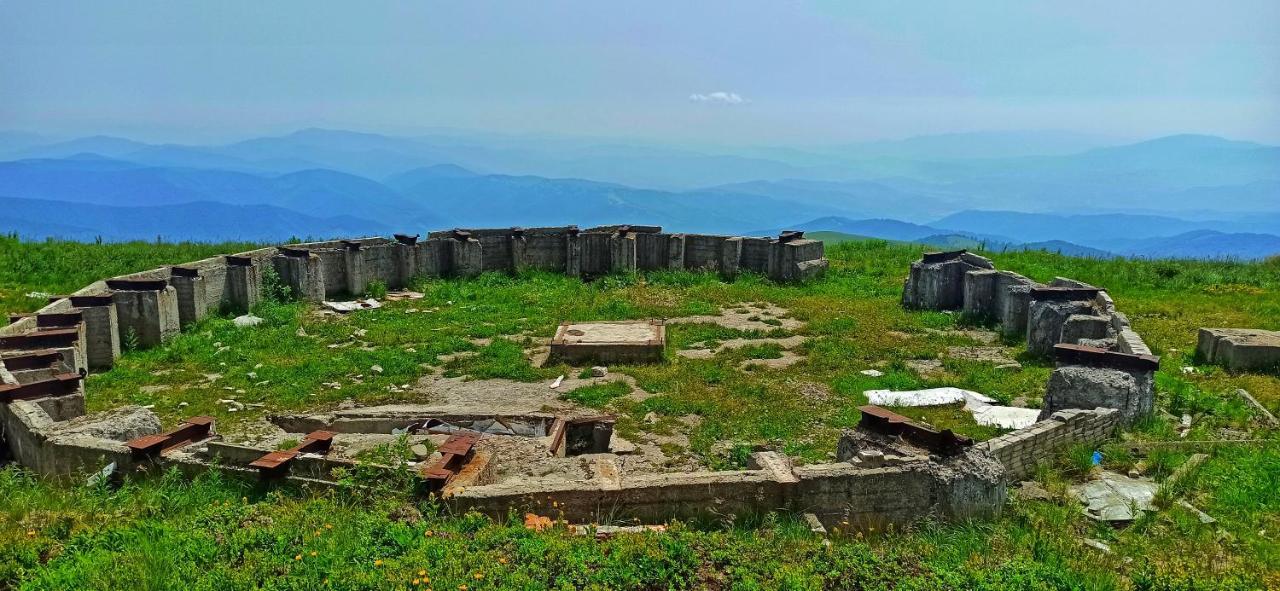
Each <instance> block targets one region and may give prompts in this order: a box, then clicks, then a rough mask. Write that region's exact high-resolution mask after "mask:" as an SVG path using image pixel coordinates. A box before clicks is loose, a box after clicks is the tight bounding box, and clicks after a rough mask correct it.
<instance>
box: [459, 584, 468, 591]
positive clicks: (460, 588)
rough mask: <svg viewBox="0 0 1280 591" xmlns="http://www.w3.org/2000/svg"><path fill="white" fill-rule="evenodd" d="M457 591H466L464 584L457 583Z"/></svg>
mask: <svg viewBox="0 0 1280 591" xmlns="http://www.w3.org/2000/svg"><path fill="white" fill-rule="evenodd" d="M458 591H467V586H466V585H458Z"/></svg>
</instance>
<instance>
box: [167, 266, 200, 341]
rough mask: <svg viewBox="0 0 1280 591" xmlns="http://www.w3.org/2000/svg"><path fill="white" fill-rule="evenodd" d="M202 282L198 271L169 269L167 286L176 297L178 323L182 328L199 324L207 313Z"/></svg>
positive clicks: (178, 268) (179, 268) (180, 268)
mask: <svg viewBox="0 0 1280 591" xmlns="http://www.w3.org/2000/svg"><path fill="white" fill-rule="evenodd" d="M204 280H205V279H204V277H202V276H201V275H200V271H199V270H198V269H187V268H183V267H173V268H172V269H171V275H170V277H169V285H172V286H173V289H174V291H175V292H176V293H177V295H178V322H179V324H180V325H181V326H182V327H183V328H186V327H187V326H189V325H192V324H195V323H196V322H199V321H200V320H201V319H203V318H204V317H205V314H207V313H208V311H209V310H208V303H207V302H208V300H207V299H206V293H205V283H204Z"/></svg>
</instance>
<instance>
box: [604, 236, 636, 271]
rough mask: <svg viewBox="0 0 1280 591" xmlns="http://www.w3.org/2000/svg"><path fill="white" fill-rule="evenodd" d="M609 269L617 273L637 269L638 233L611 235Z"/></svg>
mask: <svg viewBox="0 0 1280 591" xmlns="http://www.w3.org/2000/svg"><path fill="white" fill-rule="evenodd" d="M609 271H610V272H616V273H634V272H635V271H636V234H635V233H634V232H626V233H617V234H613V235H611V236H609Z"/></svg>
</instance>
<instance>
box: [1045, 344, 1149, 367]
mask: <svg viewBox="0 0 1280 591" xmlns="http://www.w3.org/2000/svg"><path fill="white" fill-rule="evenodd" d="M1053 358H1054V359H1055V360H1057V361H1058V363H1063V364H1068V365H1086V366H1089V367H1109V368H1111V369H1123V370H1133V371H1156V370H1158V369H1160V358H1159V357H1157V356H1155V355H1134V354H1132V353H1121V352H1119V351H1110V350H1107V349H1101V348H1098V347H1086V346H1084V345H1070V344H1066V343H1058V344H1056V345H1054V346H1053Z"/></svg>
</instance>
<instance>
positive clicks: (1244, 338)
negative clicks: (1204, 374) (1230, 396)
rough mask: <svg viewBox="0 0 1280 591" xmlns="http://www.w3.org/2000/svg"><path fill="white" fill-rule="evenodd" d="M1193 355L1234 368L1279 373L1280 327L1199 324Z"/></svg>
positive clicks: (1236, 369)
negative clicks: (1268, 328)
mask: <svg viewBox="0 0 1280 591" xmlns="http://www.w3.org/2000/svg"><path fill="white" fill-rule="evenodd" d="M1196 356H1197V357H1198V358H1199V359H1201V360H1203V361H1204V362H1206V363H1216V364H1219V365H1222V366H1224V367H1226V368H1228V369H1231V370H1235V371H1273V372H1277V373H1280V331H1271V330H1259V329H1249V328H1202V329H1200V334H1199V339H1198V342H1197V345H1196Z"/></svg>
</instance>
